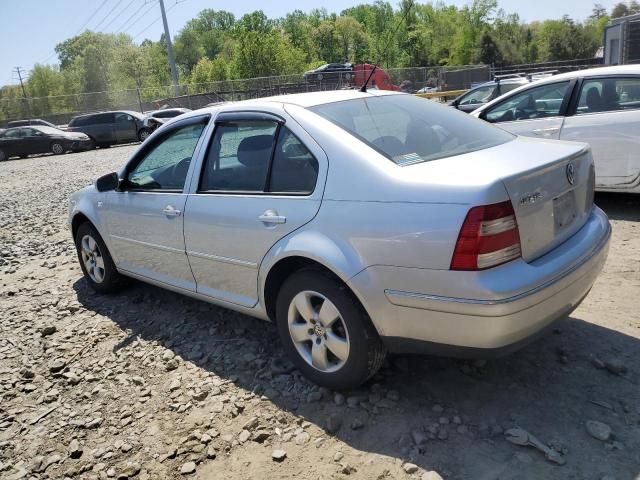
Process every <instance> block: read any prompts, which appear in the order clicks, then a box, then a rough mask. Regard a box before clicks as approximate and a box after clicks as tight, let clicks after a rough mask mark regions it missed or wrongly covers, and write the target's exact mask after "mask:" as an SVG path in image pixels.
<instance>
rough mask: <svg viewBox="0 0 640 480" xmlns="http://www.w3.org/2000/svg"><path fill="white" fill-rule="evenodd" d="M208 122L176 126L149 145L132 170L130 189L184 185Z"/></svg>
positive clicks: (170, 187)
mask: <svg viewBox="0 0 640 480" xmlns="http://www.w3.org/2000/svg"><path fill="white" fill-rule="evenodd" d="M205 125H206V122H204V121H203V122H199V123H196V124H191V125H186V126H183V127H179V128H176V129H175V130H173V131H172V132H170V133H168V134H167V135H166V136H164V137H163V138H161V139H159V140H158V141H157V142H156V143H155V144H153V145H151V146H150V148H149V149H147V153H146V154H145V155H144V156H143V158H142V160H140V162H139V163H138V164H137V165H136V166H135V167H134V168H133V169H132V170H131V171H130V172H129V173H128V175H127V189H134V190H169V191H171V190H172V191H177V190H182V189H183V188H184V183H185V180H186V178H187V172H188V170H189V164H190V162H191V157H192V156H193V152H194V150H195V148H196V145H197V143H198V140H199V139H200V136H201V135H202V131H203V130H204V127H205Z"/></svg>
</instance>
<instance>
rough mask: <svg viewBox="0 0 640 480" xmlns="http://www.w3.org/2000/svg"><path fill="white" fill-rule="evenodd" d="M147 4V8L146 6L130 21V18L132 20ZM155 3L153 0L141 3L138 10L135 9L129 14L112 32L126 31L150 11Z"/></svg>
mask: <svg viewBox="0 0 640 480" xmlns="http://www.w3.org/2000/svg"><path fill="white" fill-rule="evenodd" d="M147 5H149V8H147V9H146V10H145V11H144V12H142V15H140V16H138V18H136V19H135V20H134V21H133V22H131V20H133V18H134V17H135V16H136V15H138V13H139V12H140V11H141V10H142V9H143V8H144V7H146V6H147ZM154 5H155V0H154V1H153V2H151V3H150V4H148V3H147V2H145V3H143V4H142V5H140V8H138V10H136V12H135V13H134V14H133V15H131V16H130V17H129V18H128V20H127V21H126V22H124V23H123V24H122V25H121V26H120V28H118V29H117V30H116V31H115V32H114V33H120V32H125V33H126V31H128V30H129V29H130V28H131V27H133V26H134V25H135V24H136V23H138V22H139V21H140V20H142V19H143V18H144V17H145V15H146V14H147V13H148V12H149V11H151V9H152V8H153V7H154Z"/></svg>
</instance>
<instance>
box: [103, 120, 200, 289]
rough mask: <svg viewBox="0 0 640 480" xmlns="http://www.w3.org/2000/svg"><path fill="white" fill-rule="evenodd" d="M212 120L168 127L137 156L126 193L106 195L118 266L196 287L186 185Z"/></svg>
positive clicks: (105, 207) (129, 168)
mask: <svg viewBox="0 0 640 480" xmlns="http://www.w3.org/2000/svg"><path fill="white" fill-rule="evenodd" d="M208 121H209V116H208V115H206V116H201V117H196V118H191V119H185V120H184V121H183V122H179V123H176V124H175V125H173V126H172V127H171V128H170V129H167V130H166V131H165V132H164V133H163V135H161V136H159V137H156V138H155V139H154V141H153V142H152V143H150V144H148V145H145V146H144V148H142V149H141V150H139V152H138V153H137V154H136V156H135V157H133V158H132V160H131V161H130V163H129V165H128V166H127V168H126V169H125V172H124V174H123V176H124V178H123V181H122V187H121V188H120V190H121V191H113V192H107V193H105V194H104V198H103V200H102V203H103V205H102V207H101V210H102V212H103V213H104V215H105V217H106V220H107V228H108V231H109V239H110V242H111V250H112V253H113V256H114V258H115V261H116V264H117V266H118V268H120V269H122V270H126V271H127V272H131V273H134V274H137V275H141V276H144V277H147V278H150V279H153V280H156V281H159V282H162V283H164V284H167V285H172V286H175V287H179V288H182V289H185V290H190V291H195V281H194V278H193V274H192V273H191V268H190V267H189V261H188V260H187V255H186V253H185V246H184V235H183V213H184V208H185V200H186V195H185V193H184V186H185V181H186V178H187V173H188V172H189V167H190V164H191V159H192V158H193V156H194V155H197V151H198V148H199V146H200V144H201V143H202V142H201V138H202V136H203V135H202V132H203V131H204V129H205V127H206V125H207V123H208Z"/></svg>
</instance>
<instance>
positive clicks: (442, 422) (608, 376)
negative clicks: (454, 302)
mask: <svg viewBox="0 0 640 480" xmlns="http://www.w3.org/2000/svg"><path fill="white" fill-rule="evenodd" d="M133 148H135V147H133V146H127V147H119V148H111V149H106V150H97V151H95V152H87V153H82V154H75V155H65V156H60V157H40V158H31V159H27V160H17V161H8V162H3V163H2V164H0V180H1V183H2V188H1V189H0V274H1V277H0V312H1V317H0V478H2V479H5V480H10V479H19V478H34V479H40V478H65V477H69V478H83V479H101V478H139V479H145V478H146V479H164V478H169V479H171V478H199V479H210V478H211V479H213V478H229V479H231V478H232V479H245V478H267V479H271V478H274V479H275V478H299V479H333V478H336V479H341V478H363V479H384V478H399V479H404V478H407V479H408V478H412V479H429V480H436V479H438V478H440V476H441V477H442V478H444V479H473V480H477V479H556V478H558V479H560V478H561V479H580V480H581V479H594V480H600V479H605V478H606V479H618V480H621V479H637V478H640V388H639V380H640V329H639V327H640V314H639V313H638V311H639V308H638V299H639V298H640V198H634V197H632V196H624V195H600V196H598V197H597V203H598V204H599V205H600V206H601V207H603V208H604V209H605V210H606V212H607V213H608V214H609V216H610V218H611V221H612V224H613V241H612V245H611V251H610V255H609V259H608V262H607V265H606V267H605V271H604V272H603V274H602V275H601V276H600V278H599V280H598V282H597V283H596V285H595V287H594V288H593V290H592V292H591V293H590V294H589V296H588V297H587V299H586V300H585V302H584V303H583V304H582V306H581V307H580V308H579V309H578V310H576V311H575V312H574V313H573V314H572V315H571V317H570V318H568V319H567V320H565V321H563V322H561V323H560V324H559V325H558V327H557V329H556V330H555V331H554V332H553V333H551V334H550V335H548V336H547V337H545V338H543V339H541V340H540V341H538V342H537V343H535V344H533V345H531V346H529V347H527V348H525V349H524V350H522V351H520V352H518V353H516V354H514V355H511V356H509V357H506V358H501V359H497V360H491V361H488V362H483V361H476V362H469V361H456V360H451V359H440V358H434V357H395V358H390V359H389V360H388V362H387V363H386V364H385V366H384V368H383V369H382V370H381V371H380V373H379V375H378V376H377V377H376V378H375V379H374V380H373V381H372V382H371V383H370V384H368V385H366V386H365V387H363V388H362V389H359V390H357V391H353V392H343V393H342V394H341V393H335V392H330V391H325V390H322V389H318V388H317V387H315V386H314V385H311V384H309V383H308V382H307V381H305V380H304V379H303V378H302V377H301V376H300V375H299V374H298V372H297V371H295V370H294V369H293V368H292V367H291V366H290V364H288V362H286V361H285V360H283V359H282V357H281V356H280V348H279V344H278V341H277V338H276V335H275V330H274V329H273V328H272V326H271V325H270V324H267V323H265V322H261V321H258V320H253V319H251V318H248V317H244V316H242V315H238V314H236V313H233V312H230V311H228V310H225V309H221V308H217V307H215V306H212V305H208V304H205V303H201V302H198V301H194V300H190V299H187V298H183V297H180V296H178V295H175V294H172V293H167V292H165V291H162V290H160V289H158V288H155V287H151V286H146V285H143V284H139V283H136V284H134V285H133V286H132V287H131V288H129V289H128V290H126V291H125V292H123V293H122V294H118V295H115V296H98V295H95V294H93V293H92V292H91V291H90V290H89V288H88V286H87V284H86V283H85V281H84V280H83V279H82V276H81V273H80V268H79V267H78V265H77V261H76V258H75V251H74V248H73V245H72V242H71V239H70V234H69V232H68V231H67V230H66V226H65V218H66V210H67V196H68V194H69V193H70V192H71V191H73V190H76V189H78V188H80V187H82V186H83V185H85V184H87V183H89V182H90V181H92V180H93V179H94V178H96V177H97V176H98V175H100V174H103V173H107V172H109V171H111V170H114V169H115V167H116V166H118V165H120V164H121V163H122V162H123V161H124V160H125V159H126V157H127V155H128V154H129V153H130V152H131V151H132V150H133ZM591 421H597V422H602V423H603V424H604V425H602V424H598V423H591ZM515 427H520V428H521V429H524V430H526V431H527V432H528V433H529V434H531V435H533V436H535V437H536V438H537V439H538V440H539V441H540V442H541V444H542V445H541V447H540V448H542V449H546V448H552V449H553V451H552V452H550V453H549V454H548V455H547V456H549V457H550V458H551V459H552V460H553V459H555V462H554V461H552V460H549V459H546V458H545V454H544V453H543V452H541V451H539V450H537V449H536V448H534V447H527V446H518V445H515V444H513V443H511V442H510V441H509V439H510V438H511V437H512V436H513V431H510V429H513V428H515ZM596 437H600V438H601V439H598V438H596ZM276 450H283V451H284V452H285V453H286V458H284V460H282V459H281V461H276V460H274V459H273V458H272V454H273V453H274V451H276ZM280 454H281V455H282V452H280ZM556 462H559V463H564V464H563V465H560V464H558V463H556ZM436 472H437V473H436Z"/></svg>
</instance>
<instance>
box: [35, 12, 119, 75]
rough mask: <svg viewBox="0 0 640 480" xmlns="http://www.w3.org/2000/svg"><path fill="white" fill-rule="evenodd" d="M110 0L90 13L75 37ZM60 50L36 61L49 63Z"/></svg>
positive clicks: (75, 34)
mask: <svg viewBox="0 0 640 480" xmlns="http://www.w3.org/2000/svg"><path fill="white" fill-rule="evenodd" d="M108 1H109V0H103V2H102V3H101V4H100V6H99V7H98V8H96V9H95V10H94V11H93V13H92V14H91V15H89V18H87V20H86V21H85V22H84V23H83V24H82V26H81V27H80V28H79V29H78V31H77V32H76V33H74V34H73V37H75V36H77V35H78V34H79V33H80V32H82V30H84V28H85V27H86V26H87V25H88V24H89V22H90V21H91V20H93V17H95V16H96V15H97V13H98V12H99V11H100V10H101V9H102V7H104V6H105V4H106V3H107V2H108ZM57 53H58V52H56V51H55V50H54V51H53V52H51V53H50V54H49V56H48V57H47V58H45V59H44V60H43V61H42V62H36V63H47V62H48V61H49V60H51V58H53V57H54V56H55V55H56V54H57Z"/></svg>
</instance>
